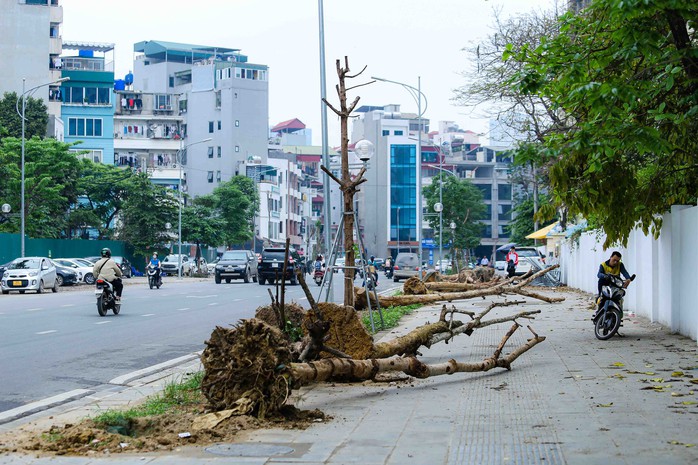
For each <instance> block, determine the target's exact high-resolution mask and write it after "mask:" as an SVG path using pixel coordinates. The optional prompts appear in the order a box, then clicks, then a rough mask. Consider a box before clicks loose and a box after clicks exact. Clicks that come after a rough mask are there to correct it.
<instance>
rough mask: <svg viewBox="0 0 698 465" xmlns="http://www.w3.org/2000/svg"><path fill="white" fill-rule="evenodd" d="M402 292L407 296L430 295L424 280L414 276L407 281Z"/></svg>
mask: <svg viewBox="0 0 698 465" xmlns="http://www.w3.org/2000/svg"><path fill="white" fill-rule="evenodd" d="M402 291H403V292H404V293H405V295H424V294H428V293H429V291H428V290H427V287H426V286H425V285H424V283H423V282H422V280H421V279H419V278H417V277H416V276H412V277H411V278H409V279H408V280H407V281H405V284H404V285H403V287H402Z"/></svg>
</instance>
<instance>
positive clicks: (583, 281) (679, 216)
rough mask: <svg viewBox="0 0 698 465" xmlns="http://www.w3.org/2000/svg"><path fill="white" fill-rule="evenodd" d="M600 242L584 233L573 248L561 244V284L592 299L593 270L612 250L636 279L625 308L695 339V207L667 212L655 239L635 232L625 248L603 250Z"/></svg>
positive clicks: (697, 298)
mask: <svg viewBox="0 0 698 465" xmlns="http://www.w3.org/2000/svg"><path fill="white" fill-rule="evenodd" d="M604 239H605V237H603V236H602V237H599V238H597V237H596V234H595V233H593V232H588V233H584V234H582V236H581V237H580V239H579V243H578V244H576V243H574V242H571V241H564V242H563V243H562V248H561V253H560V268H561V277H562V282H563V283H565V284H567V285H568V286H571V287H576V288H578V289H581V290H583V291H586V292H591V293H594V294H596V292H597V287H596V283H597V281H598V280H597V278H596V273H597V271H598V268H599V265H600V264H601V262H602V261H605V260H608V259H609V258H610V256H611V252H612V251H613V250H618V251H619V252H620V253H621V254H622V255H623V263H624V264H625V267H626V268H627V270H628V272H629V273H630V274H637V279H636V280H635V281H634V282H633V283H632V284H631V285H630V288H629V289H628V294H627V296H626V298H625V307H626V308H627V309H632V310H634V311H635V312H636V313H637V314H639V315H643V316H645V317H647V318H649V319H650V320H651V321H654V322H658V323H661V324H663V325H665V326H667V327H669V328H671V330H672V331H674V332H678V333H680V334H683V335H685V336H688V337H690V338H691V339H693V340H698V207H694V206H674V207H672V208H671V213H667V214H666V215H664V223H663V226H662V231H661V235H660V237H659V239H657V240H655V239H654V238H652V237H651V236H650V237H648V236H645V235H644V234H643V233H642V231H640V230H635V231H633V232H632V234H631V235H630V239H629V241H628V247H627V248H625V247H616V248H613V247H612V248H610V249H608V250H604V248H603V242H604Z"/></svg>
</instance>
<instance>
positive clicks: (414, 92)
mask: <svg viewBox="0 0 698 465" xmlns="http://www.w3.org/2000/svg"><path fill="white" fill-rule="evenodd" d="M371 79H375V80H376V81H382V82H389V83H391V84H397V85H399V86H402V87H403V88H404V89H405V90H407V91H408V92H409V93H410V95H411V96H412V98H413V99H414V101H415V102H416V103H417V124H418V125H419V128H418V131H417V134H418V135H417V139H418V140H417V242H418V243H419V267H420V269H421V267H422V117H423V116H424V113H425V112H426V111H427V106H428V105H429V103H428V102H427V97H426V95H424V94H423V93H422V77H421V76H417V87H413V86H410V85H408V84H405V83H403V82H398V81H391V80H389V79H383V78H379V77H376V76H371ZM422 99H424V109H422Z"/></svg>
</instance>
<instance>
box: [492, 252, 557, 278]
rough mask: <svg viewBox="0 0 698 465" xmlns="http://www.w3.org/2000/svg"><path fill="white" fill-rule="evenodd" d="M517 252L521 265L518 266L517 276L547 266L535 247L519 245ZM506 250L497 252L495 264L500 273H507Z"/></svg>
mask: <svg viewBox="0 0 698 465" xmlns="http://www.w3.org/2000/svg"><path fill="white" fill-rule="evenodd" d="M516 253H517V254H518V255H519V265H518V266H517V267H516V276H521V275H523V274H526V273H528V272H529V271H531V270H533V271H534V272H535V271H538V270H540V269H543V268H545V267H546V265H545V263H544V262H543V260H542V259H541V255H540V252H538V249H536V248H535V247H517V248H516ZM506 255H507V254H506V252H497V261H496V262H495V264H494V267H495V269H496V270H497V271H498V272H499V274H506V269H507V262H506Z"/></svg>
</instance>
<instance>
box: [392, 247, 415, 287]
mask: <svg viewBox="0 0 698 465" xmlns="http://www.w3.org/2000/svg"><path fill="white" fill-rule="evenodd" d="M419 271H420V270H419V255H417V254H416V253H409V252H400V253H399V254H397V257H395V266H393V281H394V282H396V283H397V282H399V281H400V280H401V279H407V278H411V277H412V276H419Z"/></svg>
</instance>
